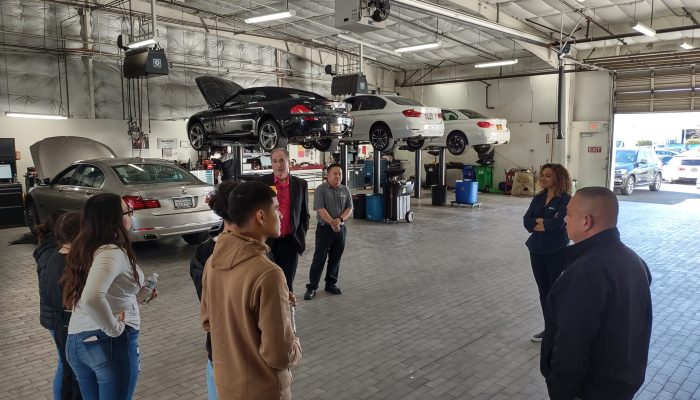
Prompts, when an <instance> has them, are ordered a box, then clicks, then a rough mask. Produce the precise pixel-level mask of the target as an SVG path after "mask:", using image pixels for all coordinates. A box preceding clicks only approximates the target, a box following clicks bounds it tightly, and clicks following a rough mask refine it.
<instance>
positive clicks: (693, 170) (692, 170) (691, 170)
mask: <svg viewBox="0 0 700 400" xmlns="http://www.w3.org/2000/svg"><path fill="white" fill-rule="evenodd" d="M690 172H698V169H697V168H691V169H690Z"/></svg>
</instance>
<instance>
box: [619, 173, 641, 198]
mask: <svg viewBox="0 0 700 400" xmlns="http://www.w3.org/2000/svg"><path fill="white" fill-rule="evenodd" d="M636 183H637V179H636V178H635V177H634V175H630V176H628V177H627V180H626V181H625V184H624V185H622V187H621V188H620V193H621V194H623V195H625V196H629V195H631V194H632V192H634V185H635V184H636Z"/></svg>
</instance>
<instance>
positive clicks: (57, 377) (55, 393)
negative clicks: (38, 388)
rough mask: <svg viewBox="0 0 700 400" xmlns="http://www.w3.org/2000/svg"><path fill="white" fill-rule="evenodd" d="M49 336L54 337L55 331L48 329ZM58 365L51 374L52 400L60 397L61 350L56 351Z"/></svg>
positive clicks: (61, 376) (61, 375)
mask: <svg viewBox="0 0 700 400" xmlns="http://www.w3.org/2000/svg"><path fill="white" fill-rule="evenodd" d="M49 332H51V337H53V338H54V339H55V338H56V331H54V330H53V329H51V330H49ZM56 351H57V352H58V365H56V374H54V376H53V398H54V400H60V399H61V382H63V361H62V360H61V352H60V351H58V349H56Z"/></svg>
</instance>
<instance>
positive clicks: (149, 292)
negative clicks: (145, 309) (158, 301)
mask: <svg viewBox="0 0 700 400" xmlns="http://www.w3.org/2000/svg"><path fill="white" fill-rule="evenodd" d="M157 284H158V274H157V273H155V272H154V273H153V275H151V276H150V277H149V278H148V279H146V282H144V283H143V287H142V288H141V290H139V293H138V294H137V295H136V299H137V300H138V301H139V303H142V304H148V303H149V302H150V301H151V300H153V291H154V290H155V289H156V285H157Z"/></svg>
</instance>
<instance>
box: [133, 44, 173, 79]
mask: <svg viewBox="0 0 700 400" xmlns="http://www.w3.org/2000/svg"><path fill="white" fill-rule="evenodd" d="M123 70H124V78H127V79H131V78H139V77H146V78H151V77H153V76H161V75H168V59H167V58H166V57H165V50H163V49H149V48H146V47H143V48H139V49H135V50H130V51H128V52H127V53H126V56H125V57H124V66H123Z"/></svg>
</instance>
